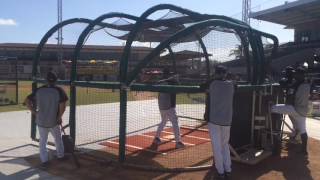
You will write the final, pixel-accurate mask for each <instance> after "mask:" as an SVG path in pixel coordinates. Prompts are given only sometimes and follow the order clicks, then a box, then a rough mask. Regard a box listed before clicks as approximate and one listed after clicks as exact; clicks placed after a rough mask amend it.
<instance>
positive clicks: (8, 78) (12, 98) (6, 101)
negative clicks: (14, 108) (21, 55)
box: [0, 57, 18, 106]
mask: <svg viewBox="0 0 320 180" xmlns="http://www.w3.org/2000/svg"><path fill="white" fill-rule="evenodd" d="M0 63H1V66H0V67H1V69H0V106H4V105H15V104H18V60H17V58H16V57H0Z"/></svg>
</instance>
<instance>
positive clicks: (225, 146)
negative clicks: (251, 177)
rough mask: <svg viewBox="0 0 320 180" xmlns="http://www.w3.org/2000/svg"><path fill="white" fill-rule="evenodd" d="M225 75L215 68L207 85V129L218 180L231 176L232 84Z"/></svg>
mask: <svg viewBox="0 0 320 180" xmlns="http://www.w3.org/2000/svg"><path fill="white" fill-rule="evenodd" d="M226 74H227V70H226V68H225V67H223V66H217V67H216V68H215V73H214V79H213V81H211V83H210V84H209V98H210V103H209V104H210V108H209V120H208V128H209V133H210V138H211V144H212V150H213V155H214V163H215V164H214V165H215V168H216V169H217V172H218V177H219V178H224V177H225V176H230V175H231V158H230V149H229V138H230V127H231V122H232V113H233V108H232V106H233V95H234V83H233V82H231V81H228V80H226ZM203 88H205V87H203Z"/></svg>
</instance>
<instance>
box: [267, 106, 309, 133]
mask: <svg viewBox="0 0 320 180" xmlns="http://www.w3.org/2000/svg"><path fill="white" fill-rule="evenodd" d="M271 112H273V113H278V114H287V115H288V116H289V117H290V120H291V121H292V125H293V128H296V129H297V130H298V131H299V132H298V133H300V134H303V133H306V132H307V131H306V117H304V116H301V115H300V114H299V113H298V112H297V111H296V110H295V109H294V107H293V106H292V105H287V104H276V105H273V106H272V107H271Z"/></svg>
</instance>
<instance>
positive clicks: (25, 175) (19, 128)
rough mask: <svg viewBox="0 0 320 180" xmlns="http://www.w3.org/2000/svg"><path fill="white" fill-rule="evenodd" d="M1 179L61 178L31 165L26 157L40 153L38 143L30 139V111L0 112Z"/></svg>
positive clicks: (58, 179)
mask: <svg viewBox="0 0 320 180" xmlns="http://www.w3.org/2000/svg"><path fill="white" fill-rule="evenodd" d="M0 128H1V129H0V144H1V146H0V179H1V180H7V179H8V180H20V179H21V180H22V179H50V180H60V179H62V178H59V177H55V176H53V175H51V174H48V173H47V172H45V171H41V170H40V169H38V168H34V167H31V166H30V164H28V162H26V161H25V160H24V157H26V156H30V155H34V154H38V151H39V150H38V145H37V143H34V142H32V141H31V139H30V113H28V112H27V111H16V112H8V113H0Z"/></svg>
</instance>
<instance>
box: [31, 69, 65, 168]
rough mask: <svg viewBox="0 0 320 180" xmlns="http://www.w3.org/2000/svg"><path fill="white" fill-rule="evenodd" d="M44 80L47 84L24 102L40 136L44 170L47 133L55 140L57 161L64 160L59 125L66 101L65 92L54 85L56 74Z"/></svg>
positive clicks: (46, 160)
mask: <svg viewBox="0 0 320 180" xmlns="http://www.w3.org/2000/svg"><path fill="white" fill-rule="evenodd" d="M46 79H47V82H48V84H47V85H44V86H42V87H40V88H37V89H36V90H35V91H34V92H33V93H32V94H30V95H29V96H27V98H26V100H25V104H26V105H27V108H28V109H29V110H30V111H31V113H32V114H34V115H35V116H36V119H35V120H36V124H37V126H38V130H39V134H40V159H41V162H42V167H44V168H45V167H47V165H48V152H47V147H46V145H47V140H48V133H49V132H50V133H51V134H52V136H53V138H54V140H55V145H56V151H57V157H58V159H61V160H62V159H64V147H63V142H62V139H61V129H60V125H61V124H62V115H63V113H64V112H65V109H66V102H67V101H68V97H67V95H66V93H65V91H64V90H63V89H62V88H60V87H58V86H56V85H55V82H56V81H57V76H56V74H55V73H53V72H49V73H47V78H46Z"/></svg>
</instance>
